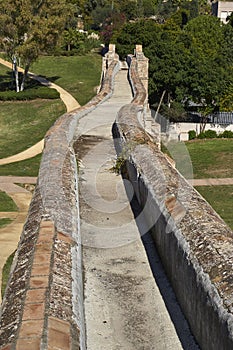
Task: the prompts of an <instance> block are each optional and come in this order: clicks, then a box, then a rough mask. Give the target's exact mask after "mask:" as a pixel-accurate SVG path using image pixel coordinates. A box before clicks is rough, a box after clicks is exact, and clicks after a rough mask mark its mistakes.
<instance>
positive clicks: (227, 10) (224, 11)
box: [212, 1, 233, 23]
mask: <svg viewBox="0 0 233 350" xmlns="http://www.w3.org/2000/svg"><path fill="white" fill-rule="evenodd" d="M232 12H233V1H216V2H212V13H213V15H215V16H217V17H218V18H220V19H221V21H222V22H223V23H227V17H228V16H230V15H231V14H232Z"/></svg>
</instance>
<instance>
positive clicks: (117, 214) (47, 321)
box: [0, 47, 233, 350]
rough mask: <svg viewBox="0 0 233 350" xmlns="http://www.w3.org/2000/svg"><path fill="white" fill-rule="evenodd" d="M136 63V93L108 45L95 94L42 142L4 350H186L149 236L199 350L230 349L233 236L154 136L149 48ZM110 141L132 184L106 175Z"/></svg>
mask: <svg viewBox="0 0 233 350" xmlns="http://www.w3.org/2000/svg"><path fill="white" fill-rule="evenodd" d="M128 61H129V66H130V68H129V82H130V85H131V88H132V90H131V88H130V86H129V84H128V82H127V79H126V76H127V71H126V70H122V69H121V65H120V62H119V60H118V57H117V55H116V54H115V52H114V51H113V50H110V52H109V53H108V57H107V65H106V62H105V63H104V68H106V67H108V68H107V69H104V70H103V71H104V78H103V83H102V88H101V90H100V92H99V93H98V95H97V96H96V97H94V98H93V99H92V100H91V101H90V102H89V103H88V104H87V105H85V106H84V107H81V108H79V109H77V110H75V111H73V112H71V113H66V114H64V115H63V116H61V117H60V118H59V119H58V121H57V122H56V123H55V124H54V126H53V127H52V128H51V129H50V130H49V132H48V133H47V135H46V137H45V148H44V152H43V157H42V162H41V167H40V172H39V176H38V183H37V186H36V189H35V193H34V197H33V199H32V202H31V205H30V209H29V214H28V218H27V221H26V223H25V226H24V230H23V233H22V235H21V239H20V242H19V245H18V249H17V253H16V255H15V259H14V262H13V266H12V270H11V276H10V280H9V282H8V286H7V290H6V293H5V296H4V300H3V303H2V310H1V336H0V349H1V350H3V349H4V350H13V349H17V350H19V349H22V350H27V349H30V350H33V349H54V350H55V349H63V350H66V349H73V350H74V349H79V348H80V349H88V350H89V349H92V350H98V349H109V350H110V349H111V350H113V349H126V350H131V349H140V350H152V349H158V350H161V349H181V348H183V345H182V343H181V342H180V340H179V338H178V336H177V334H176V331H175V327H174V326H173V324H172V323H171V320H170V317H169V315H168V313H167V310H166V308H165V304H164V302H163V300H162V298H161V296H160V293H159V291H158V287H157V286H156V283H155V281H154V279H153V276H152V273H151V270H150V267H149V264H148V260H147V257H146V253H145V251H144V248H143V245H142V243H141V237H140V235H142V236H143V235H144V234H145V232H146V231H147V230H148V229H150V232H151V235H152V237H153V240H154V242H155V244H156V246H157V249H158V252H159V255H160V257H161V259H162V262H163V265H164V268H165V271H166V274H167V276H168V277H169V279H170V281H171V284H172V286H173V289H174V291H175V293H176V297H177V300H178V301H179V304H180V305H181V308H182V310H183V312H184V314H185V316H186V318H187V320H188V322H189V325H190V328H191V330H192V332H193V334H194V336H195V339H196V341H197V342H198V344H199V346H200V348H201V349H208V350H211V349H216V350H220V349H221V350H224V349H233V314H232V313H233V278H232V266H233V233H232V231H231V230H230V229H229V228H228V227H227V226H226V225H225V223H224V222H223V221H222V220H221V219H220V218H219V216H218V215H217V214H216V213H215V212H214V211H213V209H212V208H211V207H210V206H209V205H208V204H207V203H206V202H205V200H204V199H203V198H202V197H201V196H200V195H199V194H198V193H197V192H196V191H195V190H194V189H193V187H192V186H191V185H190V184H189V183H188V182H187V181H186V180H185V179H184V178H183V177H182V176H181V175H180V174H179V173H178V172H177V171H176V169H174V168H173V167H172V166H171V164H170V163H169V162H168V161H167V159H166V158H165V157H164V155H163V154H162V153H161V152H160V150H159V147H158V144H157V140H155V139H154V138H153V137H152V136H151V135H150V134H149V133H147V132H146V131H145V129H144V127H143V122H141V121H143V120H144V118H143V116H144V112H145V106H146V100H147V94H146V89H147V65H148V61H147V59H146V58H145V57H144V55H143V53H142V52H141V51H140V47H137V49H136V53H135V56H130V57H129V60H128ZM113 87H114V89H113ZM131 91H132V92H133V98H131ZM112 134H113V136H114V140H115V148H116V150H117V152H118V160H117V162H116V168H117V166H120V165H121V166H123V169H124V180H122V178H121V177H120V176H117V175H116V174H115V173H112V172H110V171H109V169H110V168H111V166H112V165H113V160H114V159H116V157H115V153H114V148H113V145H112V144H113V141H112V137H111V135H112ZM76 154H78V156H77V157H78V161H77V160H76ZM77 164H78V166H77ZM123 181H124V186H123ZM115 188H117V192H116V189H115ZM124 188H125V190H124ZM132 189H133V190H132ZM125 191H126V192H127V195H128V198H129V199H132V201H131V204H132V203H133V202H137V205H138V206H139V205H140V210H141V211H140V210H139V211H138V212H137V213H136V212H135V210H134V217H135V220H134V217H133V214H132V211H131V208H130V206H129V205H128V199H127V197H126V195H125ZM133 191H134V195H133ZM135 198H136V199H135ZM132 207H133V205H132ZM134 209H135V208H134ZM186 349H191V347H186Z"/></svg>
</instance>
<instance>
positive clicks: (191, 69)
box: [114, 9, 233, 128]
mask: <svg viewBox="0 0 233 350" xmlns="http://www.w3.org/2000/svg"><path fill="white" fill-rule="evenodd" d="M190 18H191V17H189V13H188V11H185V10H183V9H180V10H179V11H177V12H176V13H175V14H174V15H173V16H172V17H171V18H170V19H168V20H167V21H166V22H165V23H164V24H162V25H161V24H158V23H156V22H155V21H152V20H140V21H137V22H134V23H127V24H126V25H124V26H123V28H122V29H121V31H120V33H119V35H118V36H117V37H115V38H114V39H115V43H116V47H117V52H118V53H119V54H120V57H121V58H123V57H125V56H126V55H127V54H128V53H133V50H134V44H135V43H140V44H142V46H143V51H144V54H145V56H146V57H148V58H149V62H150V64H149V103H150V104H151V105H155V104H158V103H159V100H160V97H161V96H162V94H163V92H164V91H166V95H165V96H166V98H165V99H164V103H166V104H167V105H168V107H169V105H170V103H171V102H174V101H175V102H178V103H183V104H184V107H185V108H187V110H188V105H189V102H195V103H196V105H198V106H199V107H200V112H201V114H202V122H203V128H204V125H205V123H206V120H207V118H206V116H207V115H208V114H210V113H212V112H214V111H216V110H219V107H220V101H223V100H224V99H225V100H224V101H225V104H227V106H228V107H227V108H231V107H232V98H231V97H232V96H231V95H232V94H229V93H228V89H229V87H230V86H233V74H232V63H233V45H232V42H233V28H232V27H231V26H223V25H222V24H221V22H220V20H219V19H218V18H215V17H213V16H198V17H195V18H192V19H190ZM170 112H171V111H169V109H167V111H165V113H166V114H169V113H170ZM172 113H173V111H172ZM180 117H181V119H182V118H183V114H182V113H181V114H180Z"/></svg>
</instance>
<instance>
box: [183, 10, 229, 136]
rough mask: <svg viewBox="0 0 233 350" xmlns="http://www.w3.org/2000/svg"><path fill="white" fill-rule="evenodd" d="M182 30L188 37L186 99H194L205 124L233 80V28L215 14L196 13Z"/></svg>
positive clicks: (203, 124) (216, 108) (203, 125)
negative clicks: (189, 57)
mask: <svg viewBox="0 0 233 350" xmlns="http://www.w3.org/2000/svg"><path fill="white" fill-rule="evenodd" d="M185 32H186V33H187V34H188V35H189V36H190V39H191V47H190V52H191V55H192V56H191V57H192V60H191V61H190V64H189V65H188V66H187V77H186V79H187V83H188V84H187V86H188V94H187V100H190V101H194V102H196V103H197V105H198V106H199V111H200V113H201V114H202V127H203V130H204V128H205V124H206V122H207V118H208V115H209V114H211V113H213V112H214V111H216V110H218V109H219V106H220V100H221V98H222V97H223V96H225V95H227V91H228V90H229V87H230V86H231V85H232V83H233V78H232V64H233V53H232V44H231V45H230V46H229V42H231V43H232V41H233V31H232V30H231V28H230V27H229V28H226V27H225V26H223V25H222V24H221V22H220V20H219V19H218V18H216V17H211V16H199V17H197V18H195V19H193V20H192V21H190V22H189V23H188V24H187V26H186V27H185Z"/></svg>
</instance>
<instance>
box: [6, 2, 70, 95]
mask: <svg viewBox="0 0 233 350" xmlns="http://www.w3.org/2000/svg"><path fill="white" fill-rule="evenodd" d="M73 11H74V8H73V6H72V5H71V4H70V3H69V2H67V1H66V0H50V1H43V0H1V1H0V23H1V28H0V44H1V47H2V49H3V50H4V51H5V52H6V53H7V54H8V56H9V58H10V59H11V60H12V64H13V71H14V75H15V78H16V89H17V92H18V91H22V90H24V85H25V79H26V77H27V74H28V71H29V68H30V65H31V64H32V62H34V61H35V60H36V59H37V58H38V56H39V54H40V53H41V52H44V51H46V50H48V49H50V50H52V49H53V48H54V47H55V46H56V44H57V42H58V39H59V37H60V35H61V33H62V31H63V29H64V28H65V25H66V23H67V21H69V18H70V17H71V16H73ZM19 64H20V65H22V66H23V68H24V74H23V77H22V80H21V82H20V84H19V82H18V69H17V66H18V65H19Z"/></svg>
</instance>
